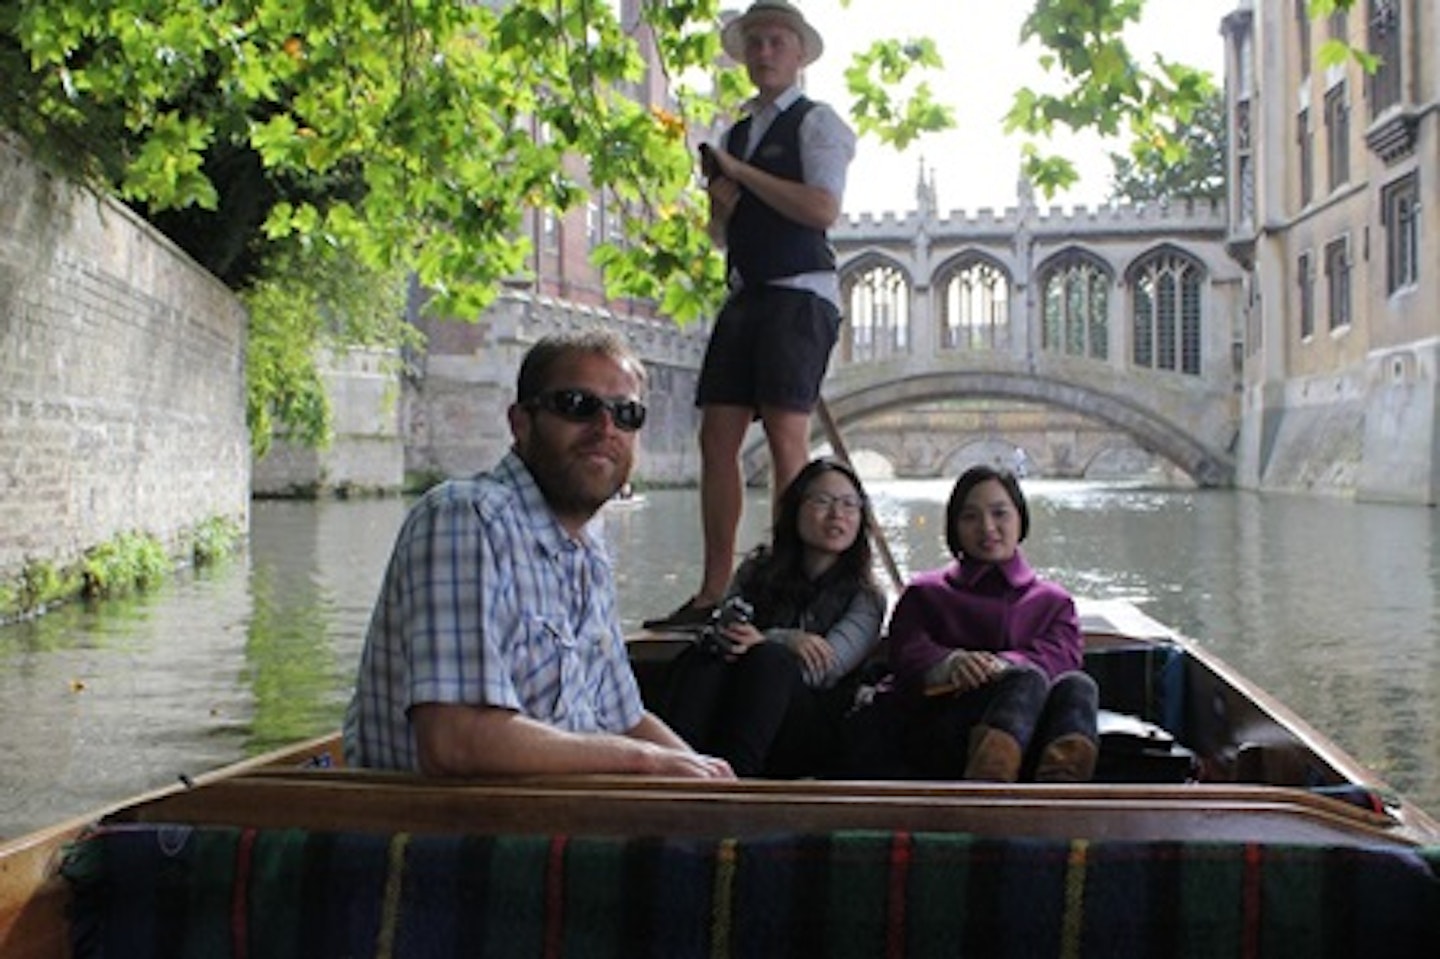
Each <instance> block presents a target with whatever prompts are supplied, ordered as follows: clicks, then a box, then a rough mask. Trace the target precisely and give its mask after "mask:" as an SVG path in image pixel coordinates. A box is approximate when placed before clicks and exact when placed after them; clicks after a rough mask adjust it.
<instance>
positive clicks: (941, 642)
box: [889, 466, 1099, 782]
mask: <svg viewBox="0 0 1440 959" xmlns="http://www.w3.org/2000/svg"><path fill="white" fill-rule="evenodd" d="M1029 531H1030V511H1029V508H1028V507H1027V506H1026V503H1025V496H1024V494H1023V493H1021V491H1020V483H1019V481H1018V480H1017V479H1016V478H1015V475H1014V474H1013V473H1011V472H1009V471H1008V470H997V469H992V468H991V467H988V466H976V467H973V468H972V469H969V470H966V471H965V473H964V474H963V475H962V476H961V477H960V479H959V480H957V481H956V483H955V489H954V490H953V491H952V492H951V494H950V501H949V503H948V504H947V506H946V508H945V540H946V543H947V545H948V546H949V547H950V552H951V553H952V554H953V555H954V556H955V562H953V563H950V564H949V565H947V566H945V567H943V568H941V569H937V570H932V571H930V572H927V573H921V574H919V575H918V576H916V577H915V578H914V579H912V580H911V581H910V583H909V585H907V586H906V587H905V590H904V592H903V593H902V594H901V596H900V600H899V602H898V604H897V605H896V607H895V613H894V615H893V616H892V618H891V620H890V630H889V640H890V666H891V669H892V670H893V671H894V674H895V684H896V687H897V688H896V695H897V697H898V698H897V702H896V705H897V706H898V707H899V711H898V718H899V721H900V735H901V745H902V750H903V753H904V755H905V758H906V760H907V763H908V765H909V766H910V767H911V768H912V769H913V770H914V771H916V772H918V773H920V774H921V775H923V776H926V777H931V778H947V779H950V778H956V777H959V778H962V779H980V780H990V781H996V782H1014V781H1016V780H1017V779H1019V778H1020V777H1021V776H1022V774H1024V775H1026V776H1033V777H1034V779H1035V780H1036V781H1040V782H1083V781H1086V780H1088V779H1090V777H1091V775H1092V774H1093V773H1094V770H1095V759H1096V752H1097V735H1096V711H1097V709H1098V704H1099V691H1098V689H1097V688H1096V685H1095V681H1094V680H1093V679H1091V678H1090V677H1089V676H1088V675H1087V674H1085V673H1084V672H1082V671H1081V668H1082V665H1083V656H1084V639H1083V637H1082V635H1081V633H1080V622H1079V617H1078V615H1077V614H1076V612H1075V602H1074V600H1073V599H1071V597H1070V594H1069V593H1067V592H1066V591H1065V590H1064V589H1063V588H1062V587H1060V586H1059V585H1057V584H1055V583H1052V582H1049V581H1047V580H1042V579H1040V578H1039V577H1038V576H1037V575H1036V574H1035V571H1034V570H1033V569H1031V568H1030V565H1029V564H1028V563H1027V562H1026V561H1025V557H1024V555H1023V554H1022V553H1021V551H1020V542H1021V541H1022V540H1023V539H1025V535H1026V534H1027V533H1028V532H1029Z"/></svg>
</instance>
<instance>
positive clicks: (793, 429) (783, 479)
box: [760, 406, 810, 517]
mask: <svg viewBox="0 0 1440 959" xmlns="http://www.w3.org/2000/svg"><path fill="white" fill-rule="evenodd" d="M760 422H761V424H762V425H763V426H764V427H765V441H766V443H767V444H768V445H769V447H770V464H771V481H772V483H773V485H772V487H771V489H770V511H771V515H772V517H773V516H774V515H775V513H776V512H777V511H778V510H779V508H780V494H781V493H784V492H785V488H786V487H787V486H789V485H790V483H791V481H793V480H794V479H795V477H796V476H798V475H800V471H801V470H802V469H804V468H805V464H806V463H808V462H810V414H809V413H806V412H802V411H799V410H787V409H781V408H779V407H775V406H763V407H761V408H760Z"/></svg>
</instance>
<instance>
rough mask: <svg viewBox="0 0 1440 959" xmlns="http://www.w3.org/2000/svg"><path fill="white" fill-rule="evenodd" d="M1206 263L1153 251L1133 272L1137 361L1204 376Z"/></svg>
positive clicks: (1134, 356)
mask: <svg viewBox="0 0 1440 959" xmlns="http://www.w3.org/2000/svg"><path fill="white" fill-rule="evenodd" d="M1204 279H1205V270H1204V267H1203V266H1202V265H1201V264H1200V263H1198V262H1197V261H1195V260H1194V259H1193V258H1191V257H1189V256H1185V255H1184V254H1181V253H1178V252H1176V251H1173V250H1164V251H1158V252H1156V253H1152V254H1151V255H1150V256H1148V257H1146V258H1145V259H1143V260H1140V261H1139V262H1138V263H1136V265H1135V268H1134V269H1133V270H1132V271H1131V287H1132V289H1133V290H1134V291H1135V292H1134V313H1133V316H1132V323H1131V328H1132V336H1131V342H1132V350H1131V359H1132V362H1133V363H1134V364H1135V365H1136V366H1142V367H1146V368H1148V369H1154V370H1178V371H1180V372H1181V373H1188V374H1191V375H1194V376H1199V375H1200V313H1201V290H1202V289H1203V283H1204Z"/></svg>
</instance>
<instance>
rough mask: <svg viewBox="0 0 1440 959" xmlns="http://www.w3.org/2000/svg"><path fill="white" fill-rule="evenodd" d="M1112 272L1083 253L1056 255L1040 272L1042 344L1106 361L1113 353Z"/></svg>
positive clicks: (1049, 347)
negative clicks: (1111, 330) (1043, 310)
mask: <svg viewBox="0 0 1440 959" xmlns="http://www.w3.org/2000/svg"><path fill="white" fill-rule="evenodd" d="M1110 285H1111V278H1110V271H1109V270H1108V269H1106V268H1105V266H1104V265H1103V264H1101V263H1100V262H1099V261H1098V260H1096V259H1094V258H1093V257H1091V256H1088V255H1086V254H1084V253H1079V252H1070V253H1065V254H1062V255H1060V256H1059V257H1057V258H1056V259H1055V260H1054V261H1053V262H1052V263H1051V264H1049V265H1048V266H1047V267H1046V268H1045V270H1044V272H1043V273H1042V274H1041V280H1040V289H1041V295H1042V297H1043V303H1044V309H1045V316H1044V322H1043V324H1042V326H1041V347H1042V348H1043V349H1045V350H1049V351H1050V352H1052V353H1065V354H1068V355H1070V356H1086V357H1090V358H1091V359H1097V360H1103V359H1107V358H1108V357H1109V355H1110V335H1109V334H1110V326H1109V322H1110V321H1109V311H1110V300H1109V290H1110Z"/></svg>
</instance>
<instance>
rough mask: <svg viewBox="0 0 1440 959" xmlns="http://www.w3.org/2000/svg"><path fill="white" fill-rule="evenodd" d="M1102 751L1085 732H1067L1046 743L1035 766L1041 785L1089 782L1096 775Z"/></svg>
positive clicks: (1036, 779) (1036, 776)
mask: <svg viewBox="0 0 1440 959" xmlns="http://www.w3.org/2000/svg"><path fill="white" fill-rule="evenodd" d="M1098 753H1099V750H1098V749H1096V748H1095V740H1093V739H1091V738H1090V737H1089V736H1086V735H1083V734H1082V733H1067V734H1066V735H1064V736H1060V737H1058V738H1056V739H1054V740H1052V741H1051V742H1048V743H1046V744H1045V748H1044V749H1042V750H1041V751H1040V758H1039V760H1037V761H1036V763H1035V781H1036V782H1037V783H1088V782H1089V781H1090V778H1091V777H1092V776H1094V775H1095V759H1096V756H1097V755H1098Z"/></svg>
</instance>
